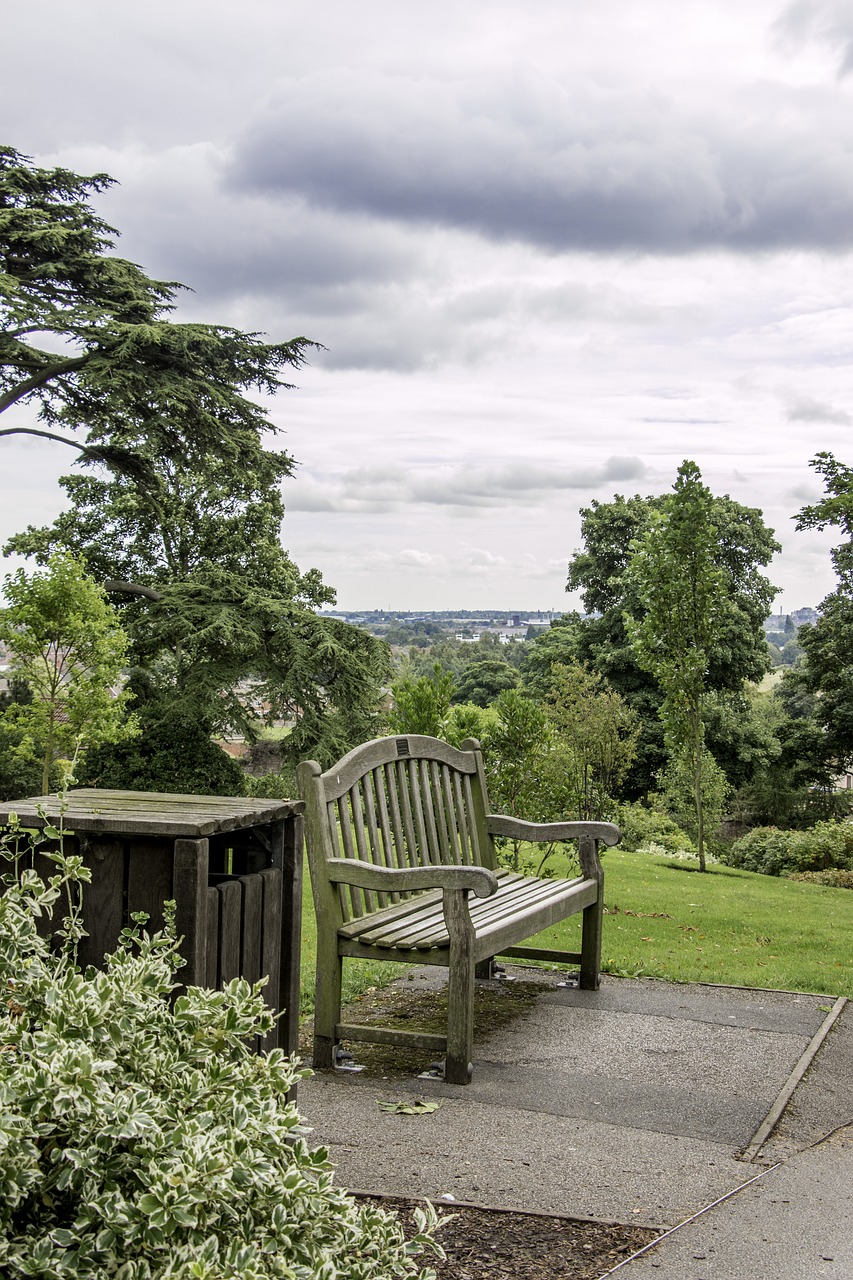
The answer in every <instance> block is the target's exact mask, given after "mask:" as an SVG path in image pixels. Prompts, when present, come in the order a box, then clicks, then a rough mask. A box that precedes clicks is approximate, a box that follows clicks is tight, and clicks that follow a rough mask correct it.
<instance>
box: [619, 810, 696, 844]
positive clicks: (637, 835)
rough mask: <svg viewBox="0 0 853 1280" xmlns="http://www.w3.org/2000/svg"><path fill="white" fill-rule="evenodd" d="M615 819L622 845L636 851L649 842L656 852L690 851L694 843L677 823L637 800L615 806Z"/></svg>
mask: <svg viewBox="0 0 853 1280" xmlns="http://www.w3.org/2000/svg"><path fill="white" fill-rule="evenodd" d="M616 821H617V822H618V824H619V829H620V831H621V832H622V839H621V841H620V844H621V846H622V848H623V849H628V850H630V851H631V852H635V853H636V852H637V851H638V850H641V849H643V848H645V847H646V846H650V845H657V846H659V847H658V848H657V849H655V852H656V853H693V854H695V852H696V846H695V844H694V843H693V841H692V840H691V839H690V836H689V835H687V833H686V832H685V831H683V830H682V829H681V827H680V826H679V825H678V823H677V822H676V821H675V820H674V819H673V818H670V816H669V815H668V814H666V813H661V812H660V811H659V810H657V809H650V808H648V807H647V806H646V805H644V804H640V803H639V802H636V803H632V804H622V805H620V806H619V811H618V815H617V818H616Z"/></svg>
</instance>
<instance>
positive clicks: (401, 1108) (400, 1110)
mask: <svg viewBox="0 0 853 1280" xmlns="http://www.w3.org/2000/svg"><path fill="white" fill-rule="evenodd" d="M377 1105H378V1107H379V1110H380V1111H390V1112H392V1113H393V1114H394V1115H399V1116H425V1115H428V1114H429V1113H430V1112H431V1111H438V1108H439V1107H440V1106H441V1103H440V1102H435V1101H433V1102H425V1101H424V1100H423V1099H422V1098H418V1100H417V1101H416V1102H380V1103H378V1104H377Z"/></svg>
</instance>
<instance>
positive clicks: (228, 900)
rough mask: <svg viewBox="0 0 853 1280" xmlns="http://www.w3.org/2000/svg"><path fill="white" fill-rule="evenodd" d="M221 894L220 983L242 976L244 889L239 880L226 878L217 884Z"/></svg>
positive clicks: (221, 984)
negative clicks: (241, 945)
mask: <svg viewBox="0 0 853 1280" xmlns="http://www.w3.org/2000/svg"><path fill="white" fill-rule="evenodd" d="M216 892H217V893H218V894H219V965H218V969H219V985H220V987H224V986H225V984H226V982H230V981H231V979H232V978H239V976H240V907H241V903H242V897H243V894H242V889H241V885H240V882H239V880H225V881H224V882H223V883H222V884H219V885H217V886H216Z"/></svg>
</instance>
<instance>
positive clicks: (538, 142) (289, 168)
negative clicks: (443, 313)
mask: <svg viewBox="0 0 853 1280" xmlns="http://www.w3.org/2000/svg"><path fill="white" fill-rule="evenodd" d="M848 144H849V130H848V127H847V124H846V122H845V117H844V114H843V112H841V111H840V110H839V103H838V100H837V96H836V93H835V91H831V90H827V91H823V90H820V91H818V90H809V91H808V92H805V91H804V92H798V91H797V90H795V89H789V88H785V87H783V86H778V87H776V88H773V87H768V86H763V87H761V88H760V89H753V90H751V91H748V92H742V93H740V94H739V95H737V96H733V97H732V99H731V100H730V101H728V102H727V103H724V104H721V103H714V104H713V110H710V111H709V110H708V109H707V107H702V106H700V105H698V104H697V105H695V106H694V105H693V104H685V105H682V104H679V109H678V110H676V109H675V107H674V104H673V103H672V102H671V101H670V100H668V99H666V98H665V97H663V95H660V96H654V95H650V94H649V93H647V92H646V91H645V90H643V91H637V92H629V91H627V90H616V89H612V90H610V91H604V90H602V89H600V88H599V87H597V86H592V85H589V84H583V83H579V82H578V81H577V80H573V81H572V82H571V83H570V84H564V83H560V82H558V81H557V80H556V79H551V80H547V79H545V78H540V79H539V80H537V81H536V82H535V83H534V82H533V81H532V80H527V81H525V80H524V79H523V78H522V77H520V76H515V77H513V78H511V79H507V78H505V77H492V78H490V79H489V80H488V81H483V80H478V79H470V80H463V79H450V78H444V79H438V78H434V79H430V78H428V77H422V78H420V79H418V80H416V81H411V80H405V79H403V78H395V77H392V76H385V77H384V78H382V79H377V78H376V77H375V76H374V77H369V76H367V75H362V74H360V73H358V72H355V71H349V72H340V71H336V72H335V75H334V78H332V77H331V76H315V77H311V78H307V79H304V80H299V81H293V82H291V83H290V84H289V85H288V87H287V88H285V89H284V90H283V91H282V93H281V95H280V97H279V99H278V101H277V102H276V103H275V104H274V105H273V106H272V107H270V108H269V110H268V111H267V112H266V113H265V114H264V115H263V116H262V117H260V118H259V119H258V120H257V121H256V122H255V123H254V125H252V126H250V127H249V128H248V129H247V130H246V131H245V132H244V134H243V135H242V137H241V138H240V139H239V141H238V144H237V146H236V149H235V153H234V157H233V161H232V163H231V165H230V168H229V170H228V174H227V182H228V183H229V184H230V185H231V186H232V187H234V188H235V189H243V190H249V191H256V192H264V193H272V192H277V193H290V194H293V193H296V194H299V195H300V196H302V197H304V198H305V199H307V200H309V201H310V202H312V203H313V204H314V205H316V206H317V207H318V208H323V209H336V210H339V211H360V212H362V213H368V214H371V215H373V216H377V217H382V218H390V219H397V220H401V221H409V222H414V223H417V224H421V225H430V224H434V225H442V226H453V227H457V228H462V229H468V230H472V231H475V232H478V233H480V234H483V235H486V236H488V237H493V238H497V239H518V240H524V241H528V242H531V243H535V244H537V245H540V246H542V247H544V248H547V249H554V250H565V249H572V248H574V249H583V250H614V251H616V250H632V249H633V250H641V251H650V252H662V253H679V252H690V251H694V250H699V249H704V248H709V247H725V248H730V249H737V250H754V249H781V248H789V247H796V246H799V247H806V248H810V247H814V246H818V245H820V246H822V247H824V248H826V247H833V246H834V247H841V246H848V245H851V244H853V155H851V152H850V149H849V145H848Z"/></svg>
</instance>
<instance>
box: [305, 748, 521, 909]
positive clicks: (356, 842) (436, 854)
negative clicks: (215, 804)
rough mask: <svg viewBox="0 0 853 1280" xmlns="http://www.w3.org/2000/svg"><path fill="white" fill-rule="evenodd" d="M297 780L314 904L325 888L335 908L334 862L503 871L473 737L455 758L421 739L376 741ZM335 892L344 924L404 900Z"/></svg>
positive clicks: (308, 766) (342, 889)
mask: <svg viewBox="0 0 853 1280" xmlns="http://www.w3.org/2000/svg"><path fill="white" fill-rule="evenodd" d="M298 776H299V789H300V794H301V796H302V798H303V799H304V800H305V801H306V836H307V845H308V856H309V859H310V863H311V879H312V884H313V885H314V886H315V890H314V892H315V899H316V898H317V895H318V890H319V892H320V894H321V895H322V897H323V898H325V899H326V901H327V902H328V897H327V894H326V892H324V891H323V889H322V888H321V886H322V883H323V881H324V880H325V878H326V877H325V870H324V863H325V860H326V859H328V858H358V859H359V860H360V861H363V862H370V863H372V864H374V865H375V866H379V867H420V866H430V865H432V866H441V865H442V864H448V865H469V866H470V865H475V866H484V867H489V868H491V869H493V870H494V868H495V866H496V863H495V850H494V842H493V840H492V837H491V836H490V835H489V834H488V833H487V831H486V813H487V811H488V799H487V795H486V786H485V779H484V777H483V762H482V756H481V754H480V749H479V743H477V742H476V741H475V740H474V739H468V740H466V741H465V742H464V743H463V744H462V749H461V750H458V749H457V748H456V747H451V746H450V745H449V744H448V743H446V742H442V741H441V740H440V739H438V738H428V737H425V736H423V735H420V734H408V735H401V736H399V737H391V738H377V739H375V740H374V741H373V742H366V743H364V744H363V745H362V746H360V747H356V748H355V749H354V750H353V751H350V752H349V754H348V755H346V756H344V757H343V759H342V760H339V761H338V763H337V764H336V765H333V766H332V768H331V769H329V770H327V771H326V772H325V773H322V772H321V770H320V766H319V765H318V764H316V763H315V762H313V761H308V762H306V763H305V764H302V765H300V766H299V775H298ZM336 892H337V895H338V899H339V910H340V918H341V919H342V920H343V921H349V920H353V919H356V918H358V917H359V916H362V915H365V914H367V913H368V912H371V911H376V910H378V909H379V908H381V907H384V906H388V905H390V904H391V903H392V902H395V901H397V900H398V898H399V897H401V896H403V895H400V894H386V893H377V892H373V891H368V890H363V889H358V888H350V887H346V886H343V885H338V886H337V887H336Z"/></svg>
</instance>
